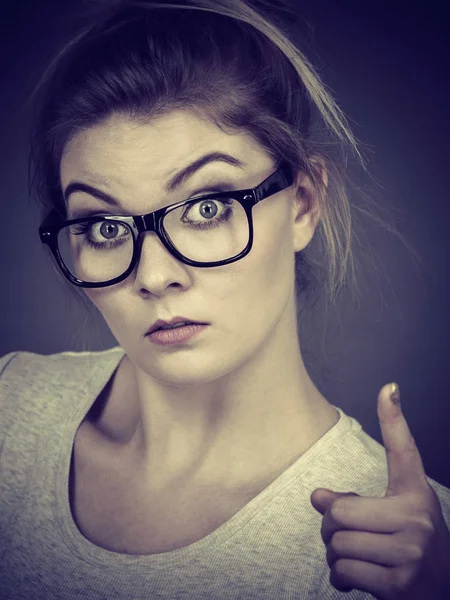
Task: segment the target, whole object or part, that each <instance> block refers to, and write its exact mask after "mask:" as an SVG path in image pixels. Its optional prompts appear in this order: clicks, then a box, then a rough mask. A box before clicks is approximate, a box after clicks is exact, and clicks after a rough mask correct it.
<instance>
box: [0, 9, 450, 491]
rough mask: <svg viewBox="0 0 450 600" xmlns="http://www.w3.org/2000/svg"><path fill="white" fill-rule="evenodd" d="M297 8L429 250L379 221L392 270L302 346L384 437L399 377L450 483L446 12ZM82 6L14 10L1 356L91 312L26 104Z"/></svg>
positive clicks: (56, 340) (409, 230)
mask: <svg viewBox="0 0 450 600" xmlns="http://www.w3.org/2000/svg"><path fill="white" fill-rule="evenodd" d="M294 4H295V6H296V7H297V10H298V13H299V15H300V20H299V26H300V27H301V28H303V30H304V31H307V32H308V35H309V40H308V49H307V50H306V49H305V52H306V54H307V56H308V58H309V59H310V60H311V61H312V62H313V64H314V65H316V66H319V72H320V74H321V75H322V77H323V79H324V81H325V83H326V84H327V85H328V86H329V88H330V89H331V91H332V93H333V94H334V96H335V98H336V100H337V102H338V104H339V105H340V106H341V108H342V109H343V110H344V112H345V113H346V115H347V116H348V118H349V121H350V125H351V126H352V128H353V131H354V133H355V135H356V137H357V139H358V140H360V141H361V142H363V143H364V144H369V145H370V146H371V147H373V148H374V155H373V158H372V164H371V166H370V169H371V173H372V174H373V176H374V177H375V178H376V179H377V180H378V182H379V183H380V184H381V185H382V186H383V188H384V196H385V197H386V199H387V200H388V202H389V203H391V204H392V205H393V206H394V207H395V208H396V209H397V210H398V211H400V213H399V214H401V218H400V220H399V221H398V222H397V227H398V228H399V229H400V231H401V232H402V233H403V234H404V235H405V236H406V238H407V239H408V241H409V242H410V243H411V244H412V246H413V247H414V248H415V250H416V251H417V252H418V253H419V255H420V256H421V258H422V260H423V265H422V266H421V267H420V269H418V267H417V266H416V265H415V263H414V261H413V259H412V258H411V256H410V254H409V253H408V251H407V250H406V249H405V247H404V246H403V245H402V244H401V243H399V242H398V241H396V239H395V238H392V237H389V236H387V235H386V234H384V233H383V232H382V230H374V231H373V232H372V233H371V237H370V240H371V244H373V248H374V251H375V253H376V254H377V256H379V259H380V264H381V266H382V267H383V270H384V272H382V273H377V272H372V271H371V270H370V269H368V272H365V273H364V280H361V285H362V292H363V293H362V297H361V300H360V306H359V307H358V306H357V305H354V304H351V303H349V302H348V301H347V302H345V301H344V302H341V303H340V305H339V306H338V311H337V314H334V313H331V314H330V316H329V317H328V318H327V321H326V323H325V322H323V323H319V325H320V331H319V330H318V331H319V333H318V334H317V335H316V336H314V335H313V339H311V340H305V342H302V349H304V350H305V351H306V353H307V354H308V355H309V354H311V355H313V356H314V361H315V362H314V365H312V367H311V375H312V377H313V379H314V380H315V381H316V383H317V384H318V386H319V388H320V389H321V391H322V393H323V394H324V395H325V397H326V398H327V399H328V400H329V401H330V402H332V403H333V404H336V405H338V406H340V407H341V408H342V409H343V410H344V411H345V412H347V413H348V414H350V415H351V416H353V417H355V418H356V419H357V420H358V421H359V422H360V423H361V424H362V426H363V428H364V429H365V430H366V431H367V433H369V435H371V436H372V437H374V438H375V439H377V440H378V441H379V442H380V443H381V442H382V439H381V432H380V427H379V423H378V419H377V412H376V403H377V396H378V392H379V390H380V389H381V387H382V386H383V385H384V384H386V383H388V382H390V381H397V382H398V383H399V384H400V389H401V393H402V405H403V410H404V413H405V416H406V418H407V421H408V423H409V426H410V428H411V431H412V433H413V435H414V437H415V439H416V442H417V445H418V447H419V450H420V452H421V455H422V458H423V462H424V466H425V470H426V472H427V475H429V476H430V477H432V478H433V479H435V480H437V481H439V482H440V483H442V484H443V485H445V486H446V487H449V488H450V467H449V466H448V462H447V457H449V456H450V436H449V426H450V409H449V402H450V395H449V392H448V380H447V375H448V371H449V368H450V361H449V357H450V352H449V349H450V342H449V321H450V319H449V309H450V302H449V299H450V294H449V279H450V267H449V258H450V244H449V234H450V230H449V216H450V208H449V192H448V176H449V171H450V162H449V158H450V156H449V151H448V140H449V137H450V136H449V134H450V131H449V129H450V128H449V122H450V119H449V117H450V109H449V105H450V93H449V87H450V85H449V77H450V68H449V66H450V65H449V62H450V61H449V54H450V53H449V42H448V19H447V15H446V8H444V3H442V4H440V3H438V2H435V1H433V2H426V3H417V6H414V5H413V3H411V4H406V3H396V2H390V3H387V2H386V3H383V2H364V3H361V2H354V3H353V2H337V1H336V0H335V1H334V2H330V1H327V2H325V1H323V0H320V1H314V2H301V1H297V2H295V3H294ZM74 5H76V6H79V5H78V3H76V2H74V1H73V0H70V1H67V0H57V1H56V0H53V1H48V0H44V1H42V2H35V1H27V2H25V1H24V0H18V1H16V2H14V3H13V2H4V3H3V5H2V8H1V12H2V14H1V17H0V119H1V122H0V127H1V139H0V194H1V208H2V235H1V236H0V250H1V257H2V261H1V271H0V276H1V282H2V284H1V286H2V293H1V295H0V314H1V321H0V356H3V355H4V354H6V353H8V352H11V351H15V350H28V351H32V352H38V353H42V354H50V353H55V352H61V351H64V350H77V349H78V347H76V344H75V341H74V330H75V329H76V328H77V323H79V322H81V321H82V320H83V319H84V312H83V311H82V309H81V308H77V307H76V305H75V306H72V304H71V303H70V300H69V297H68V293H67V292H66V291H65V290H64V288H63V287H61V285H59V284H58V283H57V282H56V279H55V275H54V274H53V271H52V270H51V268H50V265H49V262H48V260H47V258H46V255H45V254H44V252H43V248H42V247H41V244H40V241H39V237H38V232H37V228H38V226H39V217H38V213H37V211H36V210H34V209H33V206H32V204H31V202H30V200H29V198H28V193H27V176H28V172H27V141H28V138H27V136H28V125H29V117H30V111H29V109H28V108H26V107H24V106H23V105H24V103H25V101H26V100H27V98H28V95H29V94H30V93H31V91H32V90H33V87H34V85H36V83H37V81H38V79H39V76H40V75H41V74H42V71H43V70H44V68H45V66H46V65H47V64H48V62H49V61H50V59H51V57H52V56H53V53H54V52H56V50H57V49H59V48H60V47H61V46H62V45H63V44H64V43H65V41H66V40H67V36H68V35H70V34H71V33H72V30H73V23H72V22H71V19H70V14H71V12H70V11H72V10H73V7H74ZM305 20H306V22H305ZM71 23H72V24H71ZM320 318H321V315H320V313H319V319H320ZM323 332H324V333H323ZM316 338H317V339H316ZM319 338H320V339H319ZM86 341H87V344H88V349H90V350H100V349H105V348H109V347H112V346H113V345H116V344H117V342H116V341H115V339H114V338H113V337H112V336H111V334H110V333H109V331H108V329H107V327H106V325H105V324H104V323H102V320H101V319H98V324H97V326H96V327H95V328H94V327H93V328H92V329H91V330H90V332H89V335H88V337H87V339H86ZM315 344H316V345H317V348H315Z"/></svg>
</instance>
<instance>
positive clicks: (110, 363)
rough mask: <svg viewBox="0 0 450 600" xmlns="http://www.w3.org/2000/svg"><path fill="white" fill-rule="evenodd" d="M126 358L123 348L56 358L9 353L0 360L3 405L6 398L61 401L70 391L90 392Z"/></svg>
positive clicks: (66, 352)
mask: <svg viewBox="0 0 450 600" xmlns="http://www.w3.org/2000/svg"><path fill="white" fill-rule="evenodd" d="M123 355H124V350H123V349H122V348H121V347H120V346H116V347H114V348H110V349H109V350H100V351H83V352H73V351H64V352H58V353H54V354H40V353H38V352H30V351H28V350H19V351H15V352H9V353H8V354H6V355H4V356H2V357H1V358H0V398H2V403H4V399H5V397H8V398H10V399H11V398H13V397H15V398H16V399H18V398H19V397H34V398H36V397H37V396H39V397H41V398H45V397H46V398H50V397H51V396H55V397H61V396H63V395H64V394H65V392H67V393H69V392H70V390H80V389H81V388H83V389H85V390H88V389H89V387H90V385H91V382H92V381H95V380H98V379H99V378H100V379H101V377H102V374H103V373H105V375H106V376H107V375H108V373H109V371H111V372H112V371H113V370H114V368H115V366H117V364H118V363H119V361H120V359H121V357H122V356H123ZM33 395H34V396H33Z"/></svg>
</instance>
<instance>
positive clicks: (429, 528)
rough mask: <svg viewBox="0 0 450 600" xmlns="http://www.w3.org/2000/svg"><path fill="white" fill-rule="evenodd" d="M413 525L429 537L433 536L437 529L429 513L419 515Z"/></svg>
mask: <svg viewBox="0 0 450 600" xmlns="http://www.w3.org/2000/svg"><path fill="white" fill-rule="evenodd" d="M412 524H413V525H414V527H415V528H416V529H418V530H419V531H421V532H423V533H425V534H427V535H431V534H432V533H433V532H434V529H435V527H434V523H433V521H432V520H431V518H430V515H429V514H428V513H419V514H417V515H416V516H415V517H414V519H413V521H412Z"/></svg>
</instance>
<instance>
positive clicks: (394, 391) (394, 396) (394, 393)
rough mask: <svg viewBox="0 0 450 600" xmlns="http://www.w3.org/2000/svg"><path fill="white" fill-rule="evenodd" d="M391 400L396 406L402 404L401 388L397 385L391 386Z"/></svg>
mask: <svg viewBox="0 0 450 600" xmlns="http://www.w3.org/2000/svg"><path fill="white" fill-rule="evenodd" d="M391 400H392V402H393V403H394V404H397V405H398V404H400V388H399V386H398V384H397V383H393V384H392V385H391Z"/></svg>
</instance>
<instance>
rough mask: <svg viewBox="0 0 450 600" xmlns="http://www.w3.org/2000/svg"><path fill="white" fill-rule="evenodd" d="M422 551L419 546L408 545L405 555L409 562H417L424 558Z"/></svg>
mask: <svg viewBox="0 0 450 600" xmlns="http://www.w3.org/2000/svg"><path fill="white" fill-rule="evenodd" d="M424 554H425V553H424V549H423V547H422V546H420V544H409V545H408V546H407V548H406V555H407V557H408V559H409V560H411V561H414V562H419V561H421V560H422V559H423V557H424Z"/></svg>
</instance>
